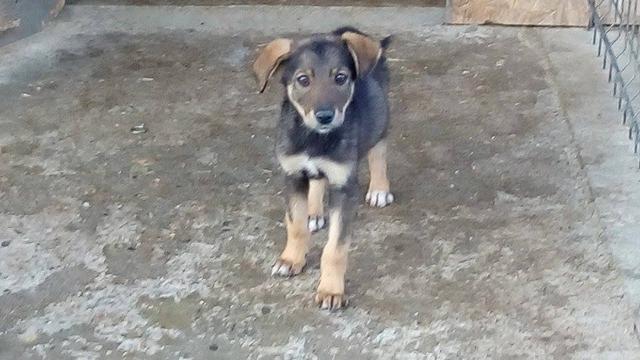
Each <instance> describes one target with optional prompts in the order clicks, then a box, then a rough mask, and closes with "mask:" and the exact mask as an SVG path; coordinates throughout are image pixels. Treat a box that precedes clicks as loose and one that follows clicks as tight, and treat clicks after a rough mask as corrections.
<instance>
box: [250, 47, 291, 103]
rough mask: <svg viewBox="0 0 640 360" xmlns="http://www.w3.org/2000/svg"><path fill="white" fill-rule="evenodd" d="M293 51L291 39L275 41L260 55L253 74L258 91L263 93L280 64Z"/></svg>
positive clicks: (254, 64)
mask: <svg viewBox="0 0 640 360" xmlns="http://www.w3.org/2000/svg"><path fill="white" fill-rule="evenodd" d="M292 51H293V41H292V40H290V39H275V40H273V41H272V42H270V43H269V44H267V46H265V48H264V49H262V52H260V55H258V58H257V59H256V61H255V62H254V63H253V73H254V74H255V75H256V80H257V81H258V91H259V92H260V93H262V92H263V91H264V89H265V88H266V87H267V83H268V82H269V79H270V78H271V76H273V73H275V72H276V70H277V69H278V66H279V65H280V63H281V62H282V61H284V60H286V59H287V58H288V57H289V55H291V52H292Z"/></svg>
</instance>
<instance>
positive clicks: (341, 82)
mask: <svg viewBox="0 0 640 360" xmlns="http://www.w3.org/2000/svg"><path fill="white" fill-rule="evenodd" d="M347 79H349V78H348V77H347V75H346V74H343V73H340V74H338V75H336V78H335V80H336V84H338V85H344V84H345V83H346V82H347Z"/></svg>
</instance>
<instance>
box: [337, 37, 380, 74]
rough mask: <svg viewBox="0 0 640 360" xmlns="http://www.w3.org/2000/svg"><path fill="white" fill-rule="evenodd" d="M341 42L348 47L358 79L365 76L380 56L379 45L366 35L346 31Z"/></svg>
mask: <svg viewBox="0 0 640 360" xmlns="http://www.w3.org/2000/svg"><path fill="white" fill-rule="evenodd" d="M342 40H344V41H345V42H346V43H347V46H348V47H349V52H351V56H353V60H354V62H355V64H356V72H357V73H358V76H359V77H363V76H365V75H367V74H368V73H369V71H371V69H373V68H374V67H375V66H376V63H378V60H379V59H380V56H382V47H380V43H379V42H378V41H375V40H373V39H372V38H370V37H368V36H366V35H362V34H358V33H354V32H349V31H348V32H345V33H344V34H342Z"/></svg>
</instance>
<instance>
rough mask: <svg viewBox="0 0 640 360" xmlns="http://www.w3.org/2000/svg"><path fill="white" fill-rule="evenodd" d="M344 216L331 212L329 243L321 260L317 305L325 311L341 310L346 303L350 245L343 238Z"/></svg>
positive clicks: (337, 211)
mask: <svg viewBox="0 0 640 360" xmlns="http://www.w3.org/2000/svg"><path fill="white" fill-rule="evenodd" d="M341 217H342V214H341V213H340V211H339V210H334V211H332V212H331V216H330V220H329V241H328V242H327V244H326V245H325V247H324V250H323V251H322V258H321V259H320V284H319V285H318V291H317V294H316V298H315V300H316V303H318V304H319V305H320V307H321V308H323V309H329V310H334V309H339V308H341V307H343V306H344V305H345V303H346V298H345V296H344V276H345V274H346V272H347V260H348V251H349V243H348V241H346V239H344V238H342V236H343V234H341V232H342V219H341Z"/></svg>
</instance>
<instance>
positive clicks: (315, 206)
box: [309, 179, 327, 233]
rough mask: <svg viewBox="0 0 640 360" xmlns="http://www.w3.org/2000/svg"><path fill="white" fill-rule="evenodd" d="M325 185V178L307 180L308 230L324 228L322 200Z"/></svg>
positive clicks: (313, 230) (314, 230)
mask: <svg viewBox="0 0 640 360" xmlns="http://www.w3.org/2000/svg"><path fill="white" fill-rule="evenodd" d="M326 186H327V179H311V180H309V231H311V232H312V233H313V232H316V231H318V230H321V229H322V228H324V224H325V219H324V211H323V209H322V207H323V205H322V201H323V198H324V189H325V187H326Z"/></svg>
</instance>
